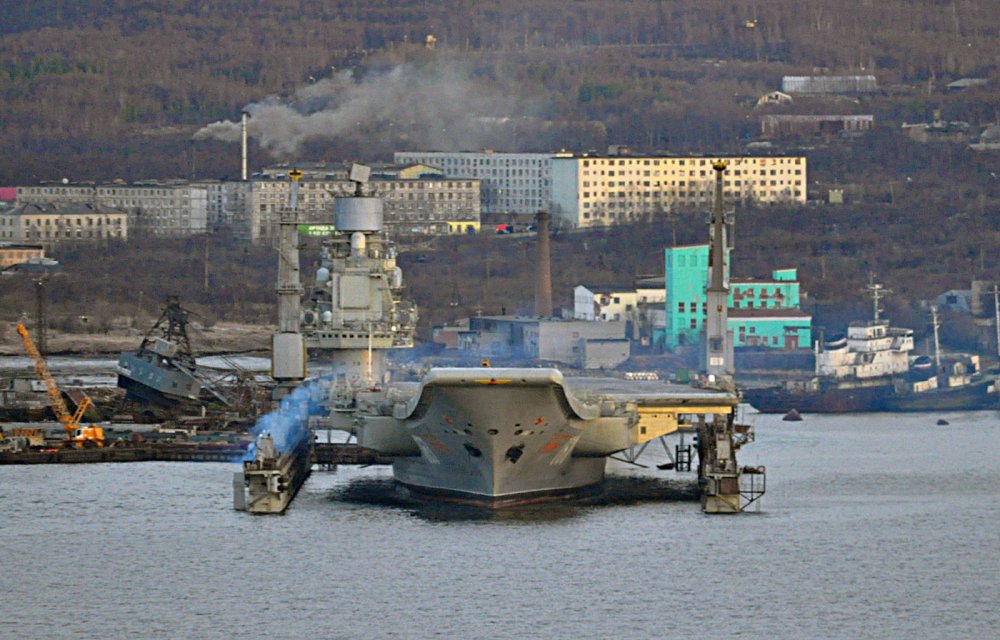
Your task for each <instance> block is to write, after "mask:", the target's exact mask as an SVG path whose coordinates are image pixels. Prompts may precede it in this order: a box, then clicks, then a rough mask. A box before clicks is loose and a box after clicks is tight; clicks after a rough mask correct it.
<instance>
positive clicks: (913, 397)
mask: <svg viewBox="0 0 1000 640" xmlns="http://www.w3.org/2000/svg"><path fill="white" fill-rule="evenodd" d="M992 388H993V383H992V382H990V381H979V382H976V383H972V384H969V385H965V386H962V387H948V388H938V389H932V390H929V391H924V392H920V393H897V392H896V391H895V388H894V387H893V386H892V385H889V384H887V385H883V386H874V387H858V388H838V387H829V388H825V389H822V388H821V389H819V390H816V391H813V390H805V389H802V390H800V389H795V390H789V389H786V388H783V387H767V388H760V389H746V390H745V391H744V392H743V398H744V400H745V401H746V402H748V403H749V404H750V405H751V406H752V407H753V408H754V409H756V410H757V411H759V412H760V413H787V412H789V411H791V410H792V409H795V410H796V411H798V412H799V413H862V412H876V411H889V412H893V411H897V412H907V411H914V412H915V411H979V410H984V409H996V408H1000V405H998V401H997V394H996V393H994V392H992V391H991V389H992Z"/></svg>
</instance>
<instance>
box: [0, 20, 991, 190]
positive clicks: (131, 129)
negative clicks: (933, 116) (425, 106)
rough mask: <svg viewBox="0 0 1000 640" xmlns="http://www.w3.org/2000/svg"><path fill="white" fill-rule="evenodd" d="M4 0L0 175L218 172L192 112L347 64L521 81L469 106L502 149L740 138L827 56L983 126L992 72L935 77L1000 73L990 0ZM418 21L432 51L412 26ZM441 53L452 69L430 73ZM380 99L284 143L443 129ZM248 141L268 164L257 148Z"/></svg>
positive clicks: (890, 116)
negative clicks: (775, 96)
mask: <svg viewBox="0 0 1000 640" xmlns="http://www.w3.org/2000/svg"><path fill="white" fill-rule="evenodd" d="M2 5H3V6H2V8H3V15H4V19H3V21H2V23H0V99H2V101H3V116H4V117H3V118H2V119H0V134H2V136H3V138H2V139H3V143H4V153H3V154H2V156H0V183H7V184H10V183H17V182H26V181H32V180H37V179H43V178H46V179H51V178H61V177H66V176H70V177H75V178H113V177H123V178H126V179H137V178H147V177H158V176H167V175H173V176H188V175H191V174H192V173H194V174H197V175H202V176H220V175H223V174H229V175H232V174H233V173H234V169H235V162H234V161H233V152H232V148H231V145H228V144H225V143H222V142H217V141H213V140H204V141H199V142H197V143H191V138H192V135H193V134H194V133H195V132H196V131H197V130H198V129H199V128H200V127H201V126H202V125H206V124H208V123H211V122H213V121H216V120H220V119H234V118H237V117H238V115H239V111H240V110H241V109H242V108H243V107H244V106H245V105H247V104H249V103H253V102H259V101H261V100H264V99H265V98H266V97H268V96H278V97H283V98H286V99H287V98H290V97H293V96H296V92H297V91H298V92H300V93H299V94H298V96H297V98H298V101H297V104H299V105H300V106H301V105H305V107H306V108H308V100H304V99H303V96H302V94H301V91H303V90H304V88H305V89H308V86H309V85H311V84H315V83H321V82H323V81H325V80H330V79H332V78H336V77H337V72H341V71H351V72H352V73H351V78H352V79H353V81H354V82H358V83H360V82H362V81H363V78H365V77H366V75H367V76H369V77H374V78H375V79H378V78H380V77H381V76H380V75H379V74H385V73H388V72H390V71H391V70H392V69H396V68H399V65H409V66H407V67H406V68H407V69H411V68H416V69H418V70H419V71H420V73H419V74H417V75H415V76H414V80H413V85H416V84H425V83H426V82H425V81H428V79H429V81H430V82H432V83H433V82H438V83H447V82H450V81H452V80H455V82H456V85H457V87H458V88H459V90H460V91H461V92H462V94H463V95H469V94H477V93H485V94H487V95H496V96H507V97H511V98H514V100H511V101H510V102H509V110H510V111H512V113H508V114H503V113H498V112H497V109H494V110H493V112H492V113H484V114H483V115H485V116H489V117H491V118H492V120H490V121H488V122H492V123H497V122H499V119H500V118H501V117H502V116H505V115H506V116H512V117H515V118H517V119H519V122H520V125H519V126H520V131H521V135H520V136H518V135H517V132H516V131H515V135H511V134H510V131H509V129H503V130H500V131H498V132H497V135H496V136H495V137H494V140H499V141H500V143H501V144H497V145H495V146H497V147H498V148H500V147H501V146H502V145H506V146H508V147H510V146H514V145H516V146H517V147H519V148H529V147H532V146H537V147H542V146H543V145H544V146H545V147H546V148H551V145H557V146H558V147H566V148H576V149H586V148H600V147H601V146H603V145H605V144H610V143H616V144H631V145H633V146H635V147H637V148H638V149H642V150H670V151H675V152H683V151H693V150H696V151H704V150H716V149H718V150H723V149H727V150H728V149H733V148H736V147H737V146H738V145H739V144H740V142H741V141H742V140H744V139H745V138H746V137H747V136H749V135H751V134H753V132H754V131H755V127H756V124H755V123H754V122H753V121H752V119H750V118H748V116H749V115H750V105H752V100H753V98H755V97H756V96H758V95H760V94H761V93H763V92H765V91H767V90H771V89H775V88H777V87H778V86H779V83H780V78H781V76H782V75H784V74H794V73H813V72H824V71H829V72H831V73H874V74H876V75H877V76H878V78H879V83H880V86H881V87H883V88H884V94H883V95H879V96H876V97H874V98H872V99H871V101H870V104H866V105H864V106H863V107H862V108H863V109H865V110H868V111H874V112H875V113H876V115H877V117H879V118H880V121H886V122H899V121H902V120H909V121H913V120H923V119H927V118H929V117H930V113H931V111H932V109H933V108H935V107H943V108H944V109H945V113H946V116H947V117H949V118H953V119H964V120H969V121H971V122H973V123H975V124H983V123H988V122H989V121H992V120H993V119H995V118H996V117H997V114H996V111H997V107H996V105H997V96H998V93H997V89H996V84H995V85H994V88H992V89H984V90H976V91H973V92H970V93H968V94H964V95H962V96H946V95H944V93H943V90H942V89H943V85H944V84H945V83H947V82H949V81H951V80H954V79H955V78H958V77H962V76H966V75H976V76H985V77H992V78H994V79H996V78H997V69H998V63H1000V47H998V46H997V45H998V42H997V35H998V34H997V31H998V28H1000V27H998V25H1000V21H998V15H997V14H998V9H997V5H996V3H995V2H992V1H991V0H917V1H914V0H883V1H880V2H875V1H874V0H846V1H841V2H831V1H827V0H813V1H810V2H801V1H792V0H769V1H768V2H760V1H759V0H737V1H723V0H672V1H661V2H655V1H648V0H641V1H640V0H579V1H574V2H565V1H562V0H560V1H558V2H546V1H544V0H542V1H537V0H534V1H531V2H528V1H526V0H509V1H507V2H502V3H487V2H474V1H472V0H456V1H450V2H445V1H443V0H425V1H422V2H403V1H401V0H370V1H366V2H360V1H356V0H341V1H333V2H300V1H284V0H255V1H248V2H221V1H198V2H195V1H193V0H146V1H144V2H127V1H124V0H118V1H99V0H38V1H33V2H30V3H25V2H4V3H2ZM431 34H432V35H433V36H434V37H435V38H436V46H435V48H434V50H433V51H431V50H428V49H427V48H425V46H424V44H423V43H424V42H425V38H426V37H427V36H428V35H431ZM442 68H446V69H448V70H449V72H448V74H446V75H443V76H435V73H437V72H438V70H440V69H442ZM403 95H405V94H403ZM392 98H393V99H394V100H397V101H398V100H402V99H405V98H401V97H400V94H393V96H392ZM418 102H419V101H417V100H413V101H412V103H413V104H412V106H413V107H415V108H417V109H416V110H415V112H416V114H417V115H418V116H419V115H421V114H420V112H419V109H418V107H419V104H418ZM505 106H508V105H505ZM393 115H394V116H397V117H396V122H384V121H383V122H379V121H374V120H373V121H371V122H365V123H360V124H361V126H363V127H364V128H365V129H366V131H365V133H366V134H371V135H368V136H366V137H364V138H363V137H361V136H358V135H348V134H343V135H332V136H330V137H317V138H314V139H310V140H309V141H307V143H306V145H305V146H304V147H302V148H301V149H296V150H295V151H296V153H295V155H296V156H298V157H302V156H310V157H311V159H322V158H340V157H345V156H349V157H356V158H360V159H372V158H373V157H376V156H378V157H383V158H384V157H385V154H386V153H387V152H389V151H391V150H393V149H394V148H401V147H406V146H408V145H410V146H413V145H414V144H415V143H416V142H426V141H428V140H431V141H436V140H437V139H438V138H434V137H429V136H428V135H426V134H427V132H426V131H421V129H422V128H425V129H426V128H427V127H429V126H431V125H432V124H434V123H433V122H432V123H430V124H428V123H427V122H422V121H421V120H422V119H421V118H419V117H416V118H411V119H409V120H406V119H405V118H399V117H398V116H399V112H394V113H393ZM401 120H403V121H401ZM431 120H433V118H432V119H431ZM390 126H395V127H396V129H395V131H396V132H398V135H397V134H393V133H392V130H391V129H390ZM508 127H509V125H508ZM480 128H486V129H488V128H489V126H488V125H487V126H484V127H480ZM501 129H502V128H501ZM515 129H516V127H515ZM540 134H544V135H540ZM439 137H440V136H439ZM443 137H445V138H447V136H443ZM372 138H374V141H375V144H372ZM485 140H487V141H491V140H490V139H489V138H488V137H487V138H485ZM277 155H285V156H287V155H289V154H288V153H284V154H281V153H279V154H277ZM255 158H257V160H258V162H266V161H268V160H269V157H268V156H267V155H265V154H264V153H262V152H261V150H259V149H258V150H257V153H256V154H255Z"/></svg>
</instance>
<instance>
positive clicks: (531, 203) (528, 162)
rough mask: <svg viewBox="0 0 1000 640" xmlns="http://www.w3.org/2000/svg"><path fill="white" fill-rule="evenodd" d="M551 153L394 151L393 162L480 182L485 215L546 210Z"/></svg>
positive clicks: (550, 183) (482, 206) (549, 190)
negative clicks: (424, 167)
mask: <svg viewBox="0 0 1000 640" xmlns="http://www.w3.org/2000/svg"><path fill="white" fill-rule="evenodd" d="M552 156H553V154H551V153H500V152H495V151H489V150H486V151H455V152H452V151H397V152H396V153H394V154H393V162H395V163H397V164H410V163H419V164H425V165H429V166H432V167H437V168H438V169H440V170H441V171H443V172H444V175H445V176H447V177H449V178H473V179H476V180H479V181H480V183H481V185H482V186H481V190H480V199H481V200H480V202H481V210H482V213H484V214H498V213H536V212H537V211H540V210H543V209H546V210H547V209H548V207H549V201H550V200H551V197H552Z"/></svg>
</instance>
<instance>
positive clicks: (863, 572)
mask: <svg viewBox="0 0 1000 640" xmlns="http://www.w3.org/2000/svg"><path fill="white" fill-rule="evenodd" d="M940 417H944V418H946V419H947V420H948V421H949V422H950V424H949V425H947V426H938V425H936V421H937V419H938V418H940ZM747 418H748V419H749V420H750V421H753V422H755V423H756V425H757V442H756V443H754V444H752V445H750V446H749V447H748V448H746V449H745V450H744V451H743V452H742V456H741V462H742V463H743V464H766V465H767V468H768V493H767V495H766V496H765V497H764V499H763V504H762V505H761V508H760V511H759V512H754V513H749V514H746V515H744V516H706V515H703V514H702V513H701V511H700V508H699V505H698V503H697V501H696V500H694V499H693V496H695V495H696V494H695V493H694V492H693V491H692V487H691V483H690V481H689V480H685V478H686V477H687V478H690V476H684V475H682V474H676V473H675V472H672V471H670V472H661V471H656V470H655V469H653V470H651V471H645V472H632V473H631V474H630V475H619V476H617V477H614V478H612V479H611V480H610V481H609V483H608V488H607V491H606V494H605V496H604V497H602V498H598V499H595V500H593V501H591V502H588V503H582V504H573V505H565V504H564V505H556V506H552V505H550V506H547V507H533V508H529V509H522V510H514V511H505V512H500V513H495V514H490V513H484V512H481V511H477V510H469V509H463V508H446V507H440V506H439V507H429V506H421V505H419V504H414V503H411V502H408V501H407V500H406V499H405V498H403V497H402V496H400V495H398V494H397V493H396V492H395V491H394V490H393V485H392V482H391V480H390V475H389V470H388V469H387V468H376V467H372V468H368V469H357V468H349V467H344V468H341V469H340V470H339V471H338V472H336V473H334V472H317V473H314V474H313V476H312V477H311V478H310V480H309V482H308V483H307V484H306V485H305V487H304V488H303V490H302V492H301V493H300V494H299V497H298V498H297V500H296V501H295V503H294V504H293V505H292V507H291V509H290V510H289V512H288V513H287V515H285V516H281V517H262V516H251V515H248V514H244V513H237V512H234V511H233V510H232V507H231V504H232V498H231V477H232V472H233V471H234V470H235V469H236V466H235V465H227V464H193V463H142V464H134V465H124V464H122V465H86V466H69V465H67V466H38V467H0V507H2V509H3V514H2V518H0V540H2V545H3V546H2V550H3V552H2V555H3V565H2V567H0V638H235V637H239V636H244V637H252V638H295V637H310V638H529V637H535V638H612V637H614V638H654V637H655V638H661V637H662V638H682V637H683V638H723V637H738V638H906V639H919V638H995V637H997V635H996V634H997V629H998V628H1000V607H998V605H997V589H998V586H1000V500H998V498H1000V455H998V442H1000V414H998V413H993V412H984V413H966V414H941V415H930V414H924V415H912V416H899V415H893V416H890V415H885V414H877V415H866V416H852V417H839V416H834V417H820V416H807V418H806V420H805V421H804V422H801V423H784V422H781V421H780V420H779V418H778V417H774V416H757V415H748V416H747ZM644 461H645V462H647V463H656V462H659V460H658V459H657V458H656V457H651V458H647V459H645V460H644ZM620 468H621V467H619V466H615V467H614V470H618V469H620Z"/></svg>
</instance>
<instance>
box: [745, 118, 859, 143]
mask: <svg viewBox="0 0 1000 640" xmlns="http://www.w3.org/2000/svg"><path fill="white" fill-rule="evenodd" d="M874 124H875V116H873V115H848V116H840V115H816V116H795V115H766V116H761V119H760V135H761V137H764V138H785V137H805V136H828V135H851V134H856V133H863V132H865V131H868V130H870V129H871V128H872V126H873V125H874Z"/></svg>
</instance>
